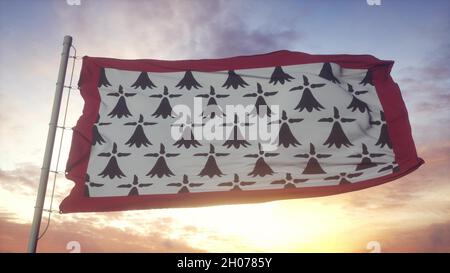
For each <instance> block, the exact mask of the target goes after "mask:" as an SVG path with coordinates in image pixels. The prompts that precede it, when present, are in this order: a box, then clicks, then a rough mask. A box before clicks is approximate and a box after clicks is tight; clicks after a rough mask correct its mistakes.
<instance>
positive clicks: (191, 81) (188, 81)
mask: <svg viewBox="0 0 450 273" xmlns="http://www.w3.org/2000/svg"><path fill="white" fill-rule="evenodd" d="M175 87H178V88H179V89H182V88H184V87H186V88H187V90H191V88H192V87H194V88H195V89H198V88H199V87H203V86H202V85H201V84H199V83H198V82H197V80H196V79H195V78H194V75H192V71H190V70H188V71H186V73H184V76H183V78H182V79H181V81H180V82H179V83H178V84H177V85H176V86H175Z"/></svg>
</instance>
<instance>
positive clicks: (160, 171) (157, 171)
mask: <svg viewBox="0 0 450 273" xmlns="http://www.w3.org/2000/svg"><path fill="white" fill-rule="evenodd" d="M179 155H180V154H174V153H166V149H165V147H164V145H163V144H162V143H161V144H160V148H159V153H148V154H145V155H144V156H149V157H157V158H158V159H157V160H156V163H155V165H153V168H152V169H151V170H150V171H149V172H148V173H147V174H146V175H147V176H150V177H153V176H155V175H156V176H157V177H158V178H161V177H163V176H168V177H170V176H173V175H175V174H174V173H173V172H172V171H171V170H170V168H169V166H167V162H166V157H176V156H179Z"/></svg>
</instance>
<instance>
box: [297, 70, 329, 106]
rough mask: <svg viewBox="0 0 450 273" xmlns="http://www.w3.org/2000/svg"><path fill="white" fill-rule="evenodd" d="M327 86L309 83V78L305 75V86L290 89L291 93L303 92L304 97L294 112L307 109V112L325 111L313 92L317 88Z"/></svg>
mask: <svg viewBox="0 0 450 273" xmlns="http://www.w3.org/2000/svg"><path fill="white" fill-rule="evenodd" d="M323 86H325V83H313V84H310V83H309V79H308V77H306V76H304V75H303V84H301V85H299V86H297V87H293V88H291V89H289V91H301V90H303V94H302V97H301V99H300V101H299V102H298V104H297V106H296V107H295V108H294V110H298V111H299V112H301V111H303V110H304V109H306V111H308V112H311V111H312V110H313V109H315V110H317V111H320V109H325V108H324V107H323V106H322V105H321V104H320V103H319V102H318V101H317V100H316V98H315V97H314V96H313V94H312V92H311V90H312V89H315V88H320V87H323Z"/></svg>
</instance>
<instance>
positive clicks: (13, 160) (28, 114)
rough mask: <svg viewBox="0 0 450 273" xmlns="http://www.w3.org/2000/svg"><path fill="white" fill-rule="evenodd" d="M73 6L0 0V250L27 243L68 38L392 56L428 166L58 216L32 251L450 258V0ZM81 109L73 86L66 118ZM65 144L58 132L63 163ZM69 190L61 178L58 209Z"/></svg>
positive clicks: (222, 53)
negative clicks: (351, 182) (236, 200)
mask: <svg viewBox="0 0 450 273" xmlns="http://www.w3.org/2000/svg"><path fill="white" fill-rule="evenodd" d="M69 2H70V1H69ZM72 2H73V1H72ZM80 2H81V5H79V6H71V5H68V4H67V3H66V0H53V1H52V0H0V109H1V111H0V120H1V123H0V200H1V201H0V252H23V251H26V243H27V240H28V233H29V228H30V223H31V219H32V215H33V207H34V202H35V196H36V192H37V186H38V181H39V173H40V167H41V164H42V157H43V153H44V147H45V141H46V135H47V130H48V122H49V118H50V111H51V104H52V101H53V95H54V87H55V83H56V76H57V70H58V65H59V58H60V52H61V49H62V39H63V36H64V35H71V36H73V38H74V45H75V47H76V48H77V50H78V55H80V56H81V55H89V56H98V57H114V58H124V59H143V58H151V59H170V60H173V59H195V58H220V57H230V56H236V55H244V54H259V53H267V52H271V51H276V50H281V49H288V50H293V51H302V52H306V53H311V54H341V53H347V54H372V55H374V56H376V57H377V58H380V59H386V60H394V61H395V65H394V68H393V71H392V76H393V78H394V80H395V81H396V82H397V83H398V84H399V85H400V88H401V90H402V95H403V99H404V101H405V104H406V106H407V108H408V111H409V118H410V122H411V126H412V130H413V136H414V140H415V143H416V147H417V150H418V154H419V156H420V157H422V158H423V159H424V160H425V162H426V164H425V165H423V166H422V167H421V168H419V169H418V170H417V171H415V172H414V173H412V174H410V175H407V176H406V177H404V178H402V179H399V180H397V181H394V182H392V183H388V184H384V185H381V186H378V187H374V188H369V189H365V190H362V191H357V192H352V193H346V194H341V195H335V196H329V197H321V198H311V199H297V200H289V201H276V202H269V203H262V204H252V205H230V206H216V207H205V208H195V209H159V210H142V211H128V212H114V213H80V214H68V215H61V214H58V213H55V214H53V215H52V222H51V225H50V228H49V230H48V232H47V234H46V235H45V237H44V238H43V239H42V240H41V241H40V242H39V248H38V251H41V252H68V250H67V249H66V245H67V243H68V242H70V241H78V242H80V245H81V251H82V252H111V251H112V252H184V251H187V252H193V251H195V252H197V251H200V252H219V251H220V252H242V251H252V252H253V251H254V252H369V251H370V250H368V249H367V245H368V244H369V242H372V241H376V242H378V243H379V245H380V247H381V251H382V252H398V251H406V252H450V197H449V196H450V171H449V169H450V126H449V123H450V42H449V41H450V40H449V37H450V17H449V16H448V14H450V1H448V0H432V1H423V0H410V1H406V0H403V1H402V0H382V1H381V6H369V5H367V3H366V0H342V1H334V0H329V1H325V0H324V1H314V0H310V1H307V0H295V1H287V0H280V1H251V0H232V1H226V0H224V1H219V0H217V1H213V0H210V1H207V0H179V1H172V0H170V1H168V0H161V1H144V0H128V1H127V0H123V1H115V0H80ZM80 64H81V62H79V61H78V62H77V63H76V66H75V72H74V83H73V84H74V85H75V83H76V81H77V80H78V74H79V70H80V68H81V66H80ZM66 94H67V93H66ZM82 107H83V101H82V99H81V96H80V95H79V94H78V93H77V92H76V91H75V92H73V93H72V95H71V103H70V106H69V109H68V111H69V116H68V121H67V126H69V127H71V126H74V125H75V123H76V121H77V119H78V117H79V116H80V114H81V109H82ZM62 110H64V107H63V109H62ZM59 137H60V132H58V139H59ZM70 138H71V132H70V131H67V132H66V134H65V135H64V145H63V149H62V156H61V160H60V164H59V171H63V170H64V166H65V162H66V160H67V155H68V150H69V145H70ZM58 139H57V140H58ZM54 159H55V160H54V164H53V165H55V163H56V157H54ZM52 181H53V180H52V179H51V180H50V182H49V190H48V193H50V190H51V187H52ZM72 186H73V183H72V182H71V181H68V180H66V179H65V178H64V176H63V175H60V176H59V177H58V180H57V185H56V191H55V192H56V194H55V200H54V202H53V208H54V209H57V208H58V206H59V203H60V201H61V200H62V199H63V198H64V196H66V195H67V194H68V193H69V190H70V189H71V188H72ZM48 196H49V195H48ZM48 201H49V198H48V199H47V205H48V204H49V202H48ZM46 219H47V218H44V219H43V224H45V222H46Z"/></svg>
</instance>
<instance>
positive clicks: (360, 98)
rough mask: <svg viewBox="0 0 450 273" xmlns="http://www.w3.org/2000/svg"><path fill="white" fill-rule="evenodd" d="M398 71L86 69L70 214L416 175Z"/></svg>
mask: <svg viewBox="0 0 450 273" xmlns="http://www.w3.org/2000/svg"><path fill="white" fill-rule="evenodd" d="M392 65H393V61H382V60H378V59H377V58H375V57H373V56H369V55H309V54H305V53H300V52H290V51H277V52H273V53H268V54H262V55H254V56H239V57H233V58H224V59H202V60H181V61H162V60H119V59H110V58H94V57H84V58H83V65H82V69H81V74H80V80H79V87H80V91H81V95H82V96H83V99H84V102H85V105H84V109H83V114H82V116H81V117H80V119H79V120H78V123H77V125H76V126H75V127H74V128H73V137H72V146H71V150H70V154H69V159H68V162H67V166H66V176H67V178H68V179H70V180H72V181H74V182H75V186H74V188H73V189H72V191H71V193H70V194H69V196H68V197H66V198H65V199H64V200H63V202H62V203H61V205H60V210H61V211H62V212H63V213H69V212H96V211H117V210H132V209H149V208H169V207H196V206H207V205H218V204H235V203H254V202H264V201H273V200H281V199H292V198H304V197H316V196H325V195H332V194H339V193H344V192H349V191H355V190H360V189H364V188H368V187H372V186H376V185H379V184H383V183H386V182H389V181H392V180H395V179H397V178H400V177H402V176H404V175H406V174H408V173H410V172H412V171H414V170H415V169H417V168H418V167H419V166H420V165H421V164H423V160H422V159H421V158H419V157H418V156H417V153H416V149H415V145H414V142H413V139H412V135H411V128H410V124H409V120H408V114H407V110H406V107H405V105H404V103H403V100H402V97H401V94H400V89H399V87H398V85H397V84H396V83H395V82H394V81H393V79H392V78H391V76H390V71H391V68H392Z"/></svg>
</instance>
